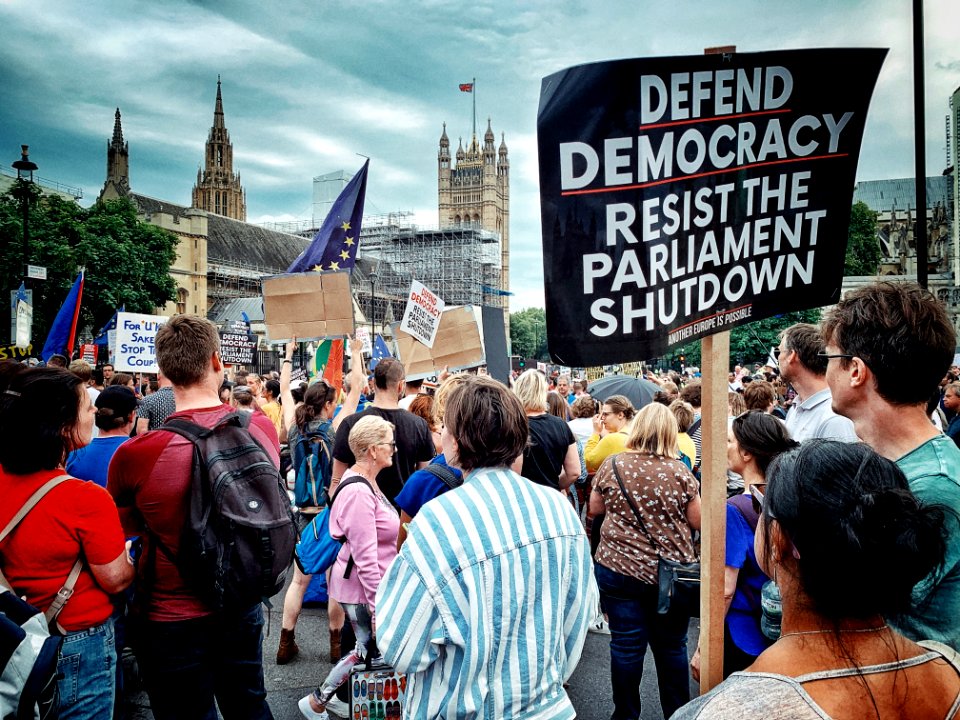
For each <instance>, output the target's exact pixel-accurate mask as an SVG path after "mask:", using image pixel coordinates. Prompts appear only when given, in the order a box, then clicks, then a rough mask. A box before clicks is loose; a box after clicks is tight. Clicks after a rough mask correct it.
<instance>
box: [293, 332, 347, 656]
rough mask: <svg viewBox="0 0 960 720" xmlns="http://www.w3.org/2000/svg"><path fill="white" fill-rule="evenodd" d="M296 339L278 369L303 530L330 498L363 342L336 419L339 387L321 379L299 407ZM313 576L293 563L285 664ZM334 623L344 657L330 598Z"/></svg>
mask: <svg viewBox="0 0 960 720" xmlns="http://www.w3.org/2000/svg"><path fill="white" fill-rule="evenodd" d="M296 348H297V339H296V338H294V339H293V340H291V341H290V342H289V343H287V354H286V356H285V357H284V359H283V367H282V369H281V370H280V399H281V401H282V403H281V407H282V408H283V425H284V427H285V428H286V429H287V446H288V447H289V448H290V456H291V459H292V465H293V468H292V471H293V473H294V496H295V497H294V503H295V504H296V505H297V507H298V509H299V512H298V513H297V526H298V530H299V531H300V532H303V529H304V528H305V527H306V526H307V525H308V524H309V523H310V521H311V520H313V518H314V517H316V515H317V513H318V512H319V511H320V510H322V509H323V508H324V507H326V505H327V503H328V502H329V494H330V480H331V477H332V474H333V443H334V437H335V433H336V432H337V428H338V427H339V426H340V423H341V422H342V421H343V419H344V418H345V417H347V416H348V415H352V414H353V413H354V412H356V409H357V404H358V403H359V401H360V387H361V386H362V385H363V377H364V368H363V342H362V341H360V340H356V339H351V340H350V352H351V354H352V357H353V366H352V367H351V370H350V376H349V379H350V391H349V392H348V393H347V396H346V399H345V400H344V401H343V406H342V407H341V408H340V412H339V413H337V416H336V417H334V416H333V415H334V410H335V409H336V406H337V390H336V388H335V387H333V386H332V385H330V384H328V383H327V382H326V381H325V380H318V381H317V382H315V383H314V384H313V385H311V386H310V387H308V388H307V391H306V393H304V395H303V403H302V404H300V405H296V404H295V402H294V399H293V393H292V392H291V389H290V375H291V373H292V368H293V353H294V351H295V350H296ZM311 577H312V576H311V575H305V574H304V573H303V572H301V570H300V566H299V565H297V564H296V563H294V566H293V579H292V580H291V582H290V586H289V587H288V588H287V592H286V594H285V595H284V597H283V621H282V625H281V628H280V644H279V647H278V648H277V665H286V664H287V663H288V662H290V661H291V660H293V658H294V657H296V656H297V654H298V653H299V652H300V648H299V647H298V646H297V642H296V638H295V633H296V627H297V620H298V619H299V617H300V610H301V609H302V608H303V596H304V594H305V593H306V591H307V587H308V586H309V585H310V579H311ZM327 619H328V621H329V623H330V661H331V662H338V661H339V660H340V629H341V628H342V627H343V623H344V614H343V610H342V609H341V608H340V606H339V604H337V601H336V600H333V599H332V598H331V599H330V603H329V606H328V611H327Z"/></svg>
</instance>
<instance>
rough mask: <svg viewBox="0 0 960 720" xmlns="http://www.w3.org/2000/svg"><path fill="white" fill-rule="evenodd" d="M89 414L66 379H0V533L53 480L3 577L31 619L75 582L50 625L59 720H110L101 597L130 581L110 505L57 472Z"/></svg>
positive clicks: (101, 493) (4, 551)
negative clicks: (56, 643) (57, 638)
mask: <svg viewBox="0 0 960 720" xmlns="http://www.w3.org/2000/svg"><path fill="white" fill-rule="evenodd" d="M95 412H96V410H95V408H94V407H93V404H92V403H91V402H90V395H89V394H88V393H87V391H86V387H85V386H84V384H83V382H81V380H80V379H79V378H78V377H77V376H75V375H73V374H72V373H70V372H68V371H67V370H61V369H58V368H52V367H44V368H32V369H30V370H23V371H19V372H18V371H16V370H15V369H14V368H11V367H10V366H8V367H6V368H4V371H3V372H2V374H0V438H2V442H0V497H3V504H2V506H0V528H6V527H7V525H8V523H9V522H10V521H11V520H12V519H13V517H14V515H16V514H17V512H18V511H19V510H20V509H21V508H22V507H24V506H25V505H26V504H27V502H28V500H29V499H30V498H31V496H33V495H34V493H36V492H37V491H38V490H39V489H40V488H42V487H44V486H47V485H48V484H50V483H51V482H53V481H55V480H60V479H62V481H61V482H60V483H59V484H56V485H55V486H53V487H51V488H50V489H49V490H48V493H47V494H46V495H44V496H43V497H42V498H41V499H40V501H39V502H38V503H37V504H36V505H35V507H34V508H33V509H32V510H31V511H30V512H29V513H28V514H27V515H26V516H25V517H24V518H23V519H22V521H21V522H20V523H19V524H18V525H17V526H16V527H15V528H14V529H13V531H12V532H10V534H9V535H7V536H6V537H5V538H4V539H3V542H2V543H0V566H2V569H3V574H4V575H5V576H6V578H7V580H8V581H9V583H10V585H11V586H12V588H13V589H14V590H15V592H16V593H17V595H21V596H25V597H26V600H27V602H29V603H30V604H31V605H33V606H35V607H37V608H39V609H40V610H42V611H44V612H47V611H48V610H49V609H50V607H51V606H54V607H55V603H56V601H57V599H58V598H57V595H58V591H59V590H60V589H61V588H64V587H65V586H67V585H69V582H68V576H70V578H72V579H73V582H75V585H74V587H73V594H72V595H71V596H70V597H69V599H68V600H67V602H66V604H64V605H63V606H62V608H61V610H60V612H59V615H56V616H55V617H54V618H53V620H52V621H51V624H52V625H53V628H52V630H53V631H59V632H60V633H61V634H62V635H63V644H62V646H61V648H60V657H59V662H58V670H59V679H58V683H57V684H58V686H59V692H60V714H59V717H60V718H61V719H62V720H75V719H77V718H82V719H84V720H86V719H88V718H89V719H90V720H102V718H109V717H111V716H112V714H113V707H114V695H115V689H116V675H115V673H116V664H117V653H116V648H115V646H114V629H113V619H112V617H111V616H112V613H113V603H112V602H111V598H110V596H111V595H112V594H116V593H119V592H121V591H123V590H124V589H125V588H126V587H127V586H128V585H130V583H131V582H132V581H133V577H134V569H133V561H132V560H131V559H130V555H129V543H125V542H124V535H123V530H122V529H121V527H120V518H119V515H118V514H117V507H116V505H115V504H114V502H113V498H111V497H110V495H109V494H108V493H107V491H106V490H105V489H104V488H102V487H100V486H99V485H97V484H96V483H92V482H87V481H84V480H77V479H76V478H72V477H70V476H69V475H67V474H66V473H65V472H64V469H63V467H64V463H65V462H66V459H67V455H68V453H69V452H70V451H71V450H76V449H78V448H81V447H84V446H85V445H87V444H89V442H90V439H91V436H92V433H93V422H94V414H95ZM78 559H79V560H82V563H80V562H78ZM77 570H79V574H76V571H77Z"/></svg>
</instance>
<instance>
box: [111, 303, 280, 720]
mask: <svg viewBox="0 0 960 720" xmlns="http://www.w3.org/2000/svg"><path fill="white" fill-rule="evenodd" d="M155 348H156V358H157V364H158V365H159V367H160V370H161V372H163V374H164V375H165V376H166V377H167V378H168V379H169V380H170V382H171V383H172V384H173V393H174V397H175V400H176V407H177V412H176V413H174V414H173V415H171V416H170V417H169V418H168V419H167V422H166V424H165V425H164V426H163V427H162V428H159V429H157V430H154V431H151V432H148V433H146V434H145V435H138V436H137V437H135V438H133V439H132V440H130V441H129V442H127V443H125V444H124V445H122V446H120V448H119V449H118V450H117V454H116V455H114V459H113V461H112V462H111V464H110V470H109V473H108V479H107V489H108V490H109V491H110V493H111V494H112V495H113V497H114V499H115V500H116V503H117V507H118V508H119V510H120V516H121V520H122V521H123V525H124V529H125V530H126V532H127V534H128V535H141V536H143V539H144V549H143V554H142V556H141V559H140V562H139V565H138V576H139V577H138V583H137V599H136V601H135V607H136V610H137V622H136V623H135V625H136V629H135V632H134V638H132V646H133V649H134V652H135V653H136V656H137V660H138V662H139V665H140V670H141V673H142V676H143V680H144V684H145V686H146V690H147V694H148V695H149V698H150V706H151V710H152V711H153V716H154V717H155V718H157V720H166V719H167V718H169V719H171V720H172V719H174V718H206V717H210V718H213V717H216V716H217V715H216V709H217V706H219V710H220V713H221V714H222V716H223V717H224V718H225V719H226V720H232V719H233V718H244V719H245V720H247V719H251V720H252V719H254V718H256V719H262V718H272V717H273V716H272V714H271V712H270V708H269V706H268V704H267V699H266V697H267V693H266V689H265V688H264V682H263V657H262V649H261V645H262V628H263V612H262V608H261V598H262V596H264V595H267V596H269V595H272V594H275V593H276V592H278V591H279V589H280V588H281V587H282V586H283V583H284V580H285V578H286V572H287V571H288V568H289V563H290V560H291V559H292V553H293V544H294V543H295V541H296V530H295V527H294V525H293V518H292V516H291V513H290V503H289V499H288V498H287V496H286V491H285V489H284V488H282V487H281V485H280V473H279V461H280V446H279V442H278V439H277V431H276V429H275V428H274V427H273V423H272V422H271V421H270V418H268V417H267V416H266V415H264V414H262V413H252V414H249V413H236V412H235V411H234V410H233V409H232V408H231V407H230V406H228V405H224V404H223V403H221V402H220V397H219V388H220V383H221V381H222V378H223V367H224V365H223V360H222V359H221V357H220V338H219V335H218V333H217V329H216V327H215V326H214V325H213V323H211V322H209V321H208V320H206V319H204V318H199V317H196V316H191V315H176V316H174V317H172V318H171V319H170V320H169V321H168V322H167V323H166V324H164V325H163V326H162V327H161V328H160V329H159V330H158V331H157V334H156V339H155ZM201 435H203V437H201ZM214 448H219V452H217V453H213V452H211V450H212V449H214ZM230 463H233V464H232V465H231V464H230ZM205 475H206V476H209V478H210V479H211V481H212V480H213V479H215V480H217V482H218V483H219V482H220V480H221V479H226V480H228V481H231V482H230V484H228V485H220V484H218V485H217V486H216V488H210V489H208V490H206V491H204V490H203V486H202V483H201V482H200V481H202V480H203V479H204V476H205ZM234 478H235V479H236V480H237V481H238V482H235V483H234V482H232V479H234ZM241 482H242V487H241V486H240V483H241ZM220 490H222V493H221V492H219V491H220ZM211 498H215V499H216V502H215V504H213V505H206V504H205V503H207V502H209V501H211ZM228 501H230V502H231V503H233V504H231V505H230V508H229V510H230V512H231V513H232V517H233V518H234V519H231V521H230V522H223V518H224V517H225V516H224V512H225V511H226V510H227V509H228V508H227V507H226V505H225V504H223V503H226V502H228ZM237 501H239V502H237ZM197 513H207V514H208V516H209V517H210V524H209V525H207V526H205V527H200V526H198V524H197V523H198V520H197ZM208 531H209V532H208ZM228 531H230V532H235V533H236V534H235V535H232V536H225V535H224V533H226V532H228ZM210 532H212V533H213V535H212V537H211V536H210ZM251 533H253V535H252V537H253V538H255V539H257V540H258V541H259V542H251ZM200 541H203V542H208V541H209V542H212V543H213V545H212V546H209V547H208V550H209V551H208V552H207V553H205V554H204V553H202V552H200V547H199V545H198V543H199V542H200ZM205 547H206V546H205ZM225 550H226V551H229V553H230V554H229V555H223V553H224V551H225ZM241 551H242V554H239V555H238V554H236V553H239V552H241ZM261 553H262V554H261ZM223 558H226V559H227V560H229V561H230V565H229V567H225V566H224V565H223V564H221V562H220V560H221V559H223ZM207 559H212V560H213V562H214V564H213V565H212V566H208V567H207V568H206V572H204V571H203V569H204V561H205V560H207ZM212 581H216V582H215V583H214V584H213V585H210V584H209V583H210V582H212Z"/></svg>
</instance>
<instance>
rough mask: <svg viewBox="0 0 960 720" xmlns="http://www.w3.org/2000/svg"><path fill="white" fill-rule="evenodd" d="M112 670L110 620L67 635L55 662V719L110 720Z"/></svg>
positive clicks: (114, 657)
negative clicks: (57, 711) (57, 695)
mask: <svg viewBox="0 0 960 720" xmlns="http://www.w3.org/2000/svg"><path fill="white" fill-rule="evenodd" d="M116 668H117V651H116V648H115V647H114V639H113V620H112V619H108V620H107V621H106V622H104V623H103V624H102V625H97V626H96V627H92V628H90V629H88V630H77V631H76V632H68V633H67V634H66V635H65V636H64V638H63V646H62V647H61V648H60V659H59V660H58V661H57V672H58V673H59V675H60V677H59V679H58V681H57V685H58V689H59V691H60V715H59V717H60V718H62V719H63V720H88V719H89V720H101V719H102V718H110V717H112V716H113V703H114V694H115V690H116V687H115V679H116V678H115V673H116Z"/></svg>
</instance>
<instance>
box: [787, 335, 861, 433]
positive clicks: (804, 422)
mask: <svg viewBox="0 0 960 720" xmlns="http://www.w3.org/2000/svg"><path fill="white" fill-rule="evenodd" d="M822 352H823V337H822V336H821V335H820V328H818V327H817V326H816V325H810V324H809V323H797V324H796V325H791V326H790V327H788V328H787V329H786V330H784V331H783V332H781V333H780V344H779V346H778V347H777V349H776V350H775V351H774V354H775V355H776V356H777V362H778V364H779V365H780V377H782V378H783V379H784V380H785V381H786V382H788V383H790V385H791V387H793V389H794V390H795V391H796V393H797V399H796V401H794V403H793V405H792V406H791V407H790V410H789V411H788V412H787V420H786V423H787V430H789V431H790V436H791V437H792V438H793V439H794V440H796V441H797V442H803V441H804V440H809V439H810V438H825V439H829V440H842V441H844V442H857V440H858V438H857V434H856V433H855V432H854V430H853V422H851V421H850V419H849V418H846V417H844V416H843V415H837V413H835V412H834V411H833V408H832V407H831V404H832V395H831V394H830V388H829V386H828V385H827V359H826V358H825V357H823V356H822V355H820V353H822Z"/></svg>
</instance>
